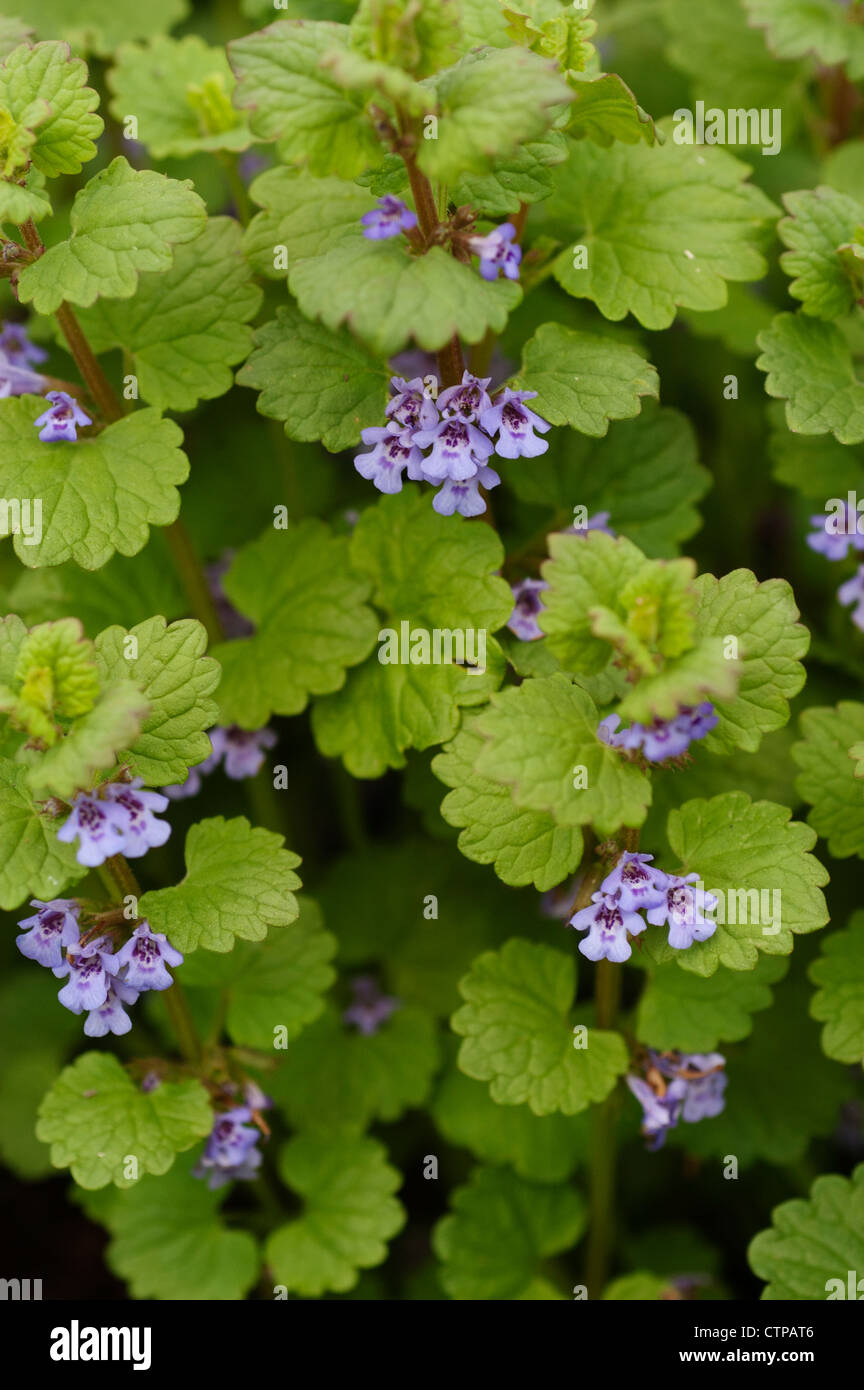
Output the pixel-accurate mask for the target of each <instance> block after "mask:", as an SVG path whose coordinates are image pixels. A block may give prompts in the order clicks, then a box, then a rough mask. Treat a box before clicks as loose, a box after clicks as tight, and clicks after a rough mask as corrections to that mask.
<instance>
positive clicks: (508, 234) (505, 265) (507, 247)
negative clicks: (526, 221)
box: [468, 222, 522, 280]
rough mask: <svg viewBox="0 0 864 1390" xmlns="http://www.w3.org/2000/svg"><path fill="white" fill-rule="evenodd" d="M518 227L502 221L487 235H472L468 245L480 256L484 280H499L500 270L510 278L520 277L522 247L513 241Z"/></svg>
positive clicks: (516, 278) (481, 272)
mask: <svg viewBox="0 0 864 1390" xmlns="http://www.w3.org/2000/svg"><path fill="white" fill-rule="evenodd" d="M515 235H516V228H515V227H514V226H513V223H512V222H502V223H501V226H500V227H496V228H495V229H494V230H493V231H491V232H489V233H488V234H487V235H486V236H472V237H471V238H470V239H469V241H468V245H469V246H470V248H471V250H472V251H473V252H474V255H475V256H479V257H480V274H481V275H482V276H483V279H484V280H497V279H498V272H499V270H500V271H503V273H504V275H506V277H507V279H508V280H518V279H519V262H520V261H521V260H522V248H521V246H519V244H518V242H515V243H514V241H513V238H514V237H515Z"/></svg>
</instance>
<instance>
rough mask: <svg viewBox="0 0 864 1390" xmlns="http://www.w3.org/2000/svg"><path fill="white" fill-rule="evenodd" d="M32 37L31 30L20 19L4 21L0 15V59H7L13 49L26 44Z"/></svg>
mask: <svg viewBox="0 0 864 1390" xmlns="http://www.w3.org/2000/svg"><path fill="white" fill-rule="evenodd" d="M32 37H33V30H32V29H31V28H30V26H29V25H27V24H24V23H23V22H22V21H21V20H20V19H6V18H5V17H4V16H2V15H0V58H8V56H9V54H10V53H11V52H12V50H13V48H17V47H18V45H19V44H22V43H27V41H28V40H29V39H31V38H32Z"/></svg>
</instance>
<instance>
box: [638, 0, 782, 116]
mask: <svg viewBox="0 0 864 1390" xmlns="http://www.w3.org/2000/svg"><path fill="white" fill-rule="evenodd" d="M661 13H662V15H663V19H664V21H665V23H666V27H667V29H668V31H669V46H668V48H667V51H666V56H667V58H668V59H669V62H670V63H672V64H673V65H674V66H675V67H676V68H678V69H679V70H680V71H682V72H684V73H686V74H687V75H688V76H689V77H690V79H691V87H692V90H693V92H694V94H695V95H697V96H698V97H700V98H703V99H704V101H705V107H706V109H708V108H710V107H712V106H715V107H720V108H721V110H723V111H728V110H731V109H737V108H743V109H745V110H746V109H747V108H752V107H756V108H757V110H759V109H761V108H764V109H765V110H766V111H770V110H772V109H773V108H775V107H780V108H782V112H783V135H784V137H785V138H787V139H788V134H787V132H788V130H789V127H790V125H791V124H792V123H793V122H794V119H795V115H794V112H795V106H796V104H797V103H801V105H803V98H804V89H805V86H806V82H807V71H806V68H805V67H804V65H802V64H800V63H783V62H779V61H778V59H777V55H776V53H773V52H769V50H768V48H767V47H766V43H765V34H764V33H762V32H760V30H758V29H751V28H750V25H749V23H748V20H749V16H748V15H747V14H746V12H745V9H744V5H743V4H742V0H729V3H727V4H725V5H711V6H707V5H706V6H699V7H698V8H697V7H696V6H695V5H693V4H691V3H690V0H663V4H662V9H661Z"/></svg>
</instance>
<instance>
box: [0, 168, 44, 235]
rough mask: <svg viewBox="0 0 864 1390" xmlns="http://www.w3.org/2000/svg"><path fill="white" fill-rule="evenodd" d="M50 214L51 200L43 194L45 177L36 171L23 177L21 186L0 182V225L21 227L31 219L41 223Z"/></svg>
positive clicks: (33, 170) (32, 170)
mask: <svg viewBox="0 0 864 1390" xmlns="http://www.w3.org/2000/svg"><path fill="white" fill-rule="evenodd" d="M50 213H51V199H50V198H49V197H48V194H47V193H46V192H45V176H44V174H40V173H39V170H38V169H35V168H34V169H31V170H30V171H29V173H27V174H26V175H25V178H24V183H23V186H22V185H21V184H18V183H5V182H0V225H9V224H14V225H15V226H16V227H20V226H22V225H23V224H24V223H25V222H26V221H27V219H28V217H32V219H33V221H34V222H41V220H42V218H43V217H48V216H49V215H50Z"/></svg>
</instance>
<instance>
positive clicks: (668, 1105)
mask: <svg viewBox="0 0 864 1390" xmlns="http://www.w3.org/2000/svg"><path fill="white" fill-rule="evenodd" d="M627 1085H628V1086H629V1088H630V1090H631V1091H632V1092H633V1094H634V1096H635V1097H636V1099H637V1100H638V1102H639V1104H640V1105H641V1106H642V1133H643V1134H644V1135H645V1136H646V1138H649V1139H651V1140H652V1141H653V1142H652V1143H650V1144H649V1145H648V1146H647V1147H648V1148H649V1149H650V1150H651V1151H652V1152H656V1150H657V1149H660V1148H662V1147H663V1144H664V1143H665V1141H666V1135H667V1134H668V1132H669V1130H670V1129H674V1128H675V1126H676V1125H677V1123H678V1121H679V1119H680V1118H681V1111H682V1108H683V1103H684V1099H685V1097H686V1095H687V1083H686V1081H672V1082H670V1084H669V1085H668V1086H667V1087H666V1088H665V1090H664V1091H663V1093H662V1094H658V1093H657V1092H656V1091H655V1090H654V1088H653V1087H652V1086H649V1084H648V1082H647V1081H644V1080H643V1079H642V1077H641V1076H633V1075H630V1076H628V1077H627Z"/></svg>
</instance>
